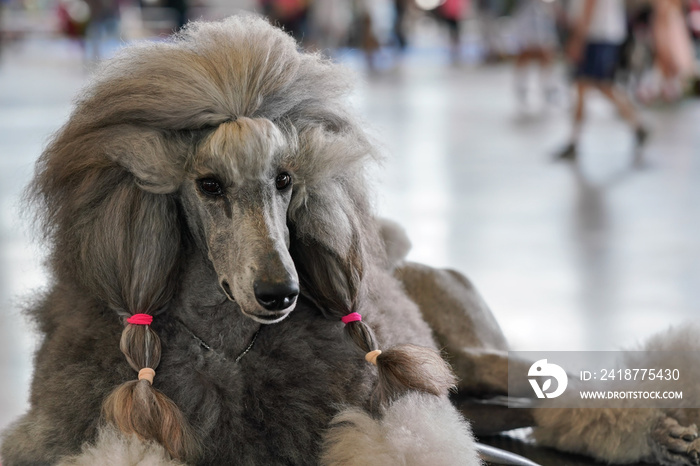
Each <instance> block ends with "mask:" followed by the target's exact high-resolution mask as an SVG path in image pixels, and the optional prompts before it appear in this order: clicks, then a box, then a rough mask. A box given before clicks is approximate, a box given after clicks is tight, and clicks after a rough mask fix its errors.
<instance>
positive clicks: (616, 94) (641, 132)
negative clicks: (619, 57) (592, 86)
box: [596, 83, 648, 145]
mask: <svg viewBox="0 0 700 466" xmlns="http://www.w3.org/2000/svg"><path fill="white" fill-rule="evenodd" d="M596 87H597V88H598V90H600V92H601V93H602V94H603V95H604V96H605V97H607V98H608V99H609V100H610V101H611V102H612V103H613V104H614V105H615V107H616V108H617V110H618V111H619V112H620V115H622V118H624V119H625V121H627V122H628V123H629V124H630V126H631V127H632V128H633V129H634V131H635V137H636V139H637V144H638V145H642V144H644V142H645V141H646V139H647V136H648V132H647V130H646V129H645V128H644V126H642V124H641V123H640V121H639V117H638V116H637V112H636V110H635V109H634V105H633V104H632V101H631V100H630V99H629V98H628V97H627V96H626V95H625V94H624V92H620V90H619V89H617V88H616V87H615V85H614V84H612V83H602V84H598V85H597V86H596Z"/></svg>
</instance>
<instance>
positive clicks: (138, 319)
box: [126, 314, 153, 325]
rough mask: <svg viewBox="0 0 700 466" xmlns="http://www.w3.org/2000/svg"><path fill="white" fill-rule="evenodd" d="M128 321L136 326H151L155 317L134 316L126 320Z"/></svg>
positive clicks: (145, 315) (146, 315)
mask: <svg viewBox="0 0 700 466" xmlns="http://www.w3.org/2000/svg"><path fill="white" fill-rule="evenodd" d="M126 321H127V322H128V323H130V324H134V325H151V322H153V316H152V315H149V314H134V315H133V316H131V317H129V318H128V319H126Z"/></svg>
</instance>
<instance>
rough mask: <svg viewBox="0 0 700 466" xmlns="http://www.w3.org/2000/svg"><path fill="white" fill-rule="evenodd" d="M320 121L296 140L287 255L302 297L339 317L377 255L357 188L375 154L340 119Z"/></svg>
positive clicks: (353, 301) (363, 191)
mask: <svg viewBox="0 0 700 466" xmlns="http://www.w3.org/2000/svg"><path fill="white" fill-rule="evenodd" d="M331 116H332V115H331ZM336 120H337V121H336ZM323 121H325V122H326V123H327V124H326V125H325V126H323V125H310V126H307V127H305V128H303V129H301V130H299V133H298V140H297V141H298V146H297V150H296V155H295V156H294V157H293V160H292V162H291V165H292V166H293V170H294V173H295V182H294V183H295V184H294V193H293V196H292V201H291V204H290V207H289V213H288V218H289V223H290V233H291V245H290V253H291V255H292V258H293V259H294V263H295V266H296V267H297V272H298V273H299V279H300V282H301V284H302V292H303V293H306V294H307V295H310V296H309V297H310V298H312V299H313V300H315V301H316V302H317V304H319V307H320V308H321V309H322V310H323V311H324V312H325V313H331V314H332V315H334V316H336V317H342V316H344V315H346V314H348V313H349V312H352V310H353V309H354V308H355V307H357V306H358V300H359V299H360V298H361V296H360V294H361V293H362V286H361V284H362V278H363V275H364V273H365V271H366V269H367V259H368V257H369V254H372V253H373V252H376V251H379V248H377V242H378V238H379V236H378V233H377V231H376V221H375V220H374V219H373V218H372V216H371V212H370V204H369V201H368V198H367V195H368V191H369V190H368V186H367V183H366V181H365V170H366V167H367V161H368V159H371V158H373V157H376V152H375V149H374V147H373V145H372V144H371V143H370V141H369V140H368V139H367V137H366V135H365V134H364V132H363V131H362V129H361V127H360V125H359V124H356V123H354V122H353V121H352V120H344V119H343V118H341V116H337V118H335V119H333V118H331V117H330V116H329V117H325V118H324V119H323ZM328 122H334V124H333V125H330V126H329V125H328Z"/></svg>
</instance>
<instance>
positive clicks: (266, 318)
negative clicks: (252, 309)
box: [241, 306, 294, 324]
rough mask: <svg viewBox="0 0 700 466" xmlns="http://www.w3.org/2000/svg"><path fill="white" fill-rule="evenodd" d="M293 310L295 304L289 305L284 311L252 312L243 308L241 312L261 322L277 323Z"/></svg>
mask: <svg viewBox="0 0 700 466" xmlns="http://www.w3.org/2000/svg"><path fill="white" fill-rule="evenodd" d="M292 310H294V306H289V308H287V309H285V310H284V311H280V312H275V313H270V314H251V313H248V312H245V311H244V310H241V312H242V313H243V315H245V316H246V317H249V318H251V319H253V320H254V321H256V322H259V323H261V324H276V323H278V322H282V321H283V320H284V319H285V318H286V317H287V316H288V315H289V314H290V313H291V312H292Z"/></svg>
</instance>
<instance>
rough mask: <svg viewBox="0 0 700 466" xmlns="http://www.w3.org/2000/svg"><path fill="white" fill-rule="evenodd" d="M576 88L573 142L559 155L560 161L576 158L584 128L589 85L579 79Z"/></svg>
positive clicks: (572, 130) (572, 131)
mask: <svg viewBox="0 0 700 466" xmlns="http://www.w3.org/2000/svg"><path fill="white" fill-rule="evenodd" d="M574 85H575V87H576V101H575V103H574V115H573V123H572V128H571V140H570V142H569V144H568V145H567V146H566V147H565V148H564V150H563V151H561V152H560V153H559V155H558V158H560V159H568V160H573V159H575V158H576V148H577V146H578V141H579V138H580V137H581V128H582V127H583V119H584V115H585V113H584V107H585V105H584V104H585V99H586V92H587V91H588V83H586V81H584V80H581V79H578V80H576V81H575V83H574Z"/></svg>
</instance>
